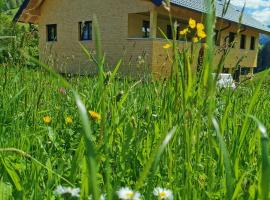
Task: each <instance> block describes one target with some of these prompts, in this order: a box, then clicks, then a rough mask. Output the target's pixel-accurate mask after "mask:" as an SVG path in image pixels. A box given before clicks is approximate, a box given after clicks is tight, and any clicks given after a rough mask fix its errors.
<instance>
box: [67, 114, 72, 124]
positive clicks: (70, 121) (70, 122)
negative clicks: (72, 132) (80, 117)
mask: <svg viewBox="0 0 270 200" xmlns="http://www.w3.org/2000/svg"><path fill="white" fill-rule="evenodd" d="M72 123H73V119H72V117H70V116H68V117H66V124H67V125H69V124H72Z"/></svg>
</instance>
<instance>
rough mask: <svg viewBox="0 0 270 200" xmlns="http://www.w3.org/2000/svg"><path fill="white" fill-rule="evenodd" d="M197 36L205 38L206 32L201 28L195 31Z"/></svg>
mask: <svg viewBox="0 0 270 200" xmlns="http://www.w3.org/2000/svg"><path fill="white" fill-rule="evenodd" d="M197 35H198V37H199V38H201V39H204V38H206V33H205V32H204V31H203V30H200V31H198V32H197Z"/></svg>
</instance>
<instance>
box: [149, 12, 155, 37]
mask: <svg viewBox="0 0 270 200" xmlns="http://www.w3.org/2000/svg"><path fill="white" fill-rule="evenodd" d="M150 38H153V39H155V38H157V11H156V9H152V10H151V11H150Z"/></svg>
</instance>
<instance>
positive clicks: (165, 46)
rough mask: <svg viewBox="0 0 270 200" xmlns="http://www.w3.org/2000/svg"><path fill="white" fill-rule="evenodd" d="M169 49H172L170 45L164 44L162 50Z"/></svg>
mask: <svg viewBox="0 0 270 200" xmlns="http://www.w3.org/2000/svg"><path fill="white" fill-rule="evenodd" d="M171 47H172V45H171V44H165V45H164V46H163V48H164V49H169V48H171Z"/></svg>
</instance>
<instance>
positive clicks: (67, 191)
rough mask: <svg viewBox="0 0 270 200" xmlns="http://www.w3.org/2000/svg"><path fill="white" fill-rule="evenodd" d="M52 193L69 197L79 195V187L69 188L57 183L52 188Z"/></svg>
mask: <svg viewBox="0 0 270 200" xmlns="http://www.w3.org/2000/svg"><path fill="white" fill-rule="evenodd" d="M54 193H55V194H57V195H70V196H71V197H80V188H71V187H64V186H61V185H59V186H57V188H56V189H55V190H54Z"/></svg>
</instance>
